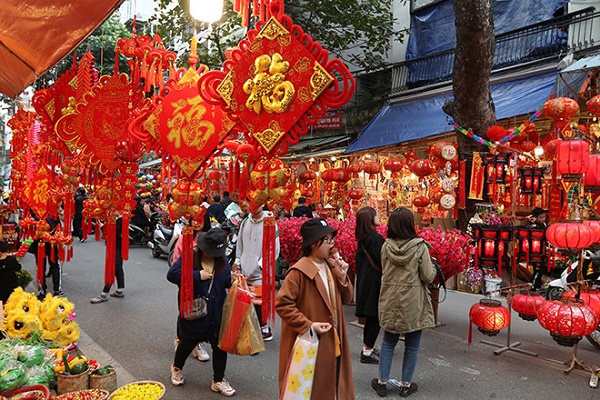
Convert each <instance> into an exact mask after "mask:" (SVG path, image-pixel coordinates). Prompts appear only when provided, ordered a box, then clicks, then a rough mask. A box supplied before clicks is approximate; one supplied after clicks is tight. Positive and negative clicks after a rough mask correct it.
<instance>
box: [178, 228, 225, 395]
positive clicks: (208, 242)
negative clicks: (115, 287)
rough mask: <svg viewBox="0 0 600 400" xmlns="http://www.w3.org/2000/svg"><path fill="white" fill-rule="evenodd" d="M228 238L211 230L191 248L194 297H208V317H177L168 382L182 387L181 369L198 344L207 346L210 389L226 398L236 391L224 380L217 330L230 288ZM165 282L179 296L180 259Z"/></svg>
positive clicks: (222, 352)
mask: <svg viewBox="0 0 600 400" xmlns="http://www.w3.org/2000/svg"><path fill="white" fill-rule="evenodd" d="M226 245H227V235H226V234H225V232H223V230H222V229H221V228H212V229H211V230H209V231H208V232H201V233H199V234H198V245H197V247H195V248H194V298H198V297H205V298H207V299H208V300H207V311H208V312H207V314H206V315H205V316H204V317H200V318H198V319H192V320H190V319H186V318H184V317H182V316H181V315H179V316H178V318H177V336H178V338H179V342H178V344H177V349H176V350H175V360H174V361H173V365H171V383H172V384H173V385H175V386H179V385H183V366H184V364H185V361H186V359H187V358H188V356H189V355H190V354H191V353H192V351H193V350H194V348H196V346H197V345H198V343H200V342H208V343H210V345H211V347H212V350H213V357H212V361H213V363H212V364H213V381H212V384H211V386H210V389H211V390H212V391H213V392H219V393H221V394H223V395H225V396H233V395H234V394H235V390H234V389H233V388H232V387H231V386H230V385H229V383H228V382H227V381H226V380H225V379H224V378H225V367H226V366H227V353H226V352H225V351H223V350H221V349H220V348H219V346H218V341H219V330H220V329H221V320H222V318H223V304H224V303H225V298H226V297H227V291H226V289H228V288H230V287H231V267H230V266H229V264H228V263H227V259H226V257H225V248H226ZM167 279H168V280H169V282H171V283H175V284H176V285H177V286H178V287H179V289H180V293H179V294H178V298H179V296H180V295H181V257H180V258H179V259H178V260H177V261H176V262H175V263H174V264H173V265H172V266H171V268H170V269H169V272H168V273H167Z"/></svg>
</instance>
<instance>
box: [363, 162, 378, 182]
mask: <svg viewBox="0 0 600 400" xmlns="http://www.w3.org/2000/svg"><path fill="white" fill-rule="evenodd" d="M363 170H364V171H365V173H367V174H369V179H375V178H377V175H378V174H379V173H381V171H382V170H383V167H382V166H381V164H379V163H378V162H377V161H371V162H369V163H366V164H365V166H364V169H363Z"/></svg>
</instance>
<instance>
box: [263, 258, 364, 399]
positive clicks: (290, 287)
mask: <svg viewBox="0 0 600 400" xmlns="http://www.w3.org/2000/svg"><path fill="white" fill-rule="evenodd" d="M318 275H319V269H318V268H317V266H316V265H315V264H314V263H313V262H312V261H310V260H309V259H308V258H307V257H303V258H301V259H300V260H299V261H298V262H297V263H296V264H294V265H293V266H292V267H290V269H289V271H288V273H287V276H286V277H285V280H284V281H283V284H282V285H281V289H279V292H278V293H277V297H276V299H275V309H276V310H277V313H278V314H279V316H280V317H281V320H282V324H281V342H280V347H279V391H280V392H281V390H282V388H283V383H284V379H285V373H286V370H287V366H288V363H289V360H290V357H291V353H292V348H293V346H294V342H295V341H296V337H297V336H298V335H300V334H302V333H304V332H306V331H307V330H308V329H309V328H310V327H311V325H312V323H313V322H329V323H331V324H333V313H332V307H331V305H330V301H329V297H328V295H327V290H326V288H325V283H323V280H322V279H321V278H320V277H319V276H318ZM334 279H335V278H334ZM353 293H354V288H353V287H352V284H351V283H350V282H348V283H347V284H346V285H345V286H344V285H343V284H342V283H341V282H340V281H339V280H337V279H336V287H335V294H336V299H335V303H336V309H337V313H336V315H337V318H338V321H337V326H338V333H339V336H340V341H341V356H340V358H339V370H338V379H337V382H338V385H337V386H338V395H337V399H339V400H354V399H356V395H355V394H354V380H353V377H352V359H351V355H350V345H349V342H348V333H347V330H346V320H345V318H344V309H343V307H342V304H348V303H349V302H351V301H352V296H353ZM335 371H336V357H335V339H334V334H333V329H331V330H330V331H329V332H327V333H325V334H323V335H322V336H321V337H320V340H319V350H318V352H317V361H316V366H315V376H314V381H313V389H312V395H311V399H314V400H329V399H331V400H333V399H335V398H336V397H335V381H336V379H335Z"/></svg>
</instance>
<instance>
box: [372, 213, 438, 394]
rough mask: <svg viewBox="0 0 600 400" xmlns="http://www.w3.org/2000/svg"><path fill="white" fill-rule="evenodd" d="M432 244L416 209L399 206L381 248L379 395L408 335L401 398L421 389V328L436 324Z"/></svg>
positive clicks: (376, 384)
mask: <svg viewBox="0 0 600 400" xmlns="http://www.w3.org/2000/svg"><path fill="white" fill-rule="evenodd" d="M429 248H431V246H430V245H429V243H427V242H426V241H425V240H424V239H422V238H420V237H419V236H418V235H417V233H416V231H415V222H414V216H413V213H412V212H411V211H410V210H409V209H406V208H403V207H401V208H397V209H396V210H394V212H392V214H391V215H390V219H389V221H388V238H387V240H386V241H385V243H384V244H383V247H382V248H381V265H382V272H383V273H382V276H381V291H380V294H379V323H380V324H381V327H382V328H383V330H384V334H383V342H382V344H381V352H380V355H379V379H377V378H375V379H373V381H372V382H371V386H372V387H373V389H375V391H376V392H377V394H379V395H380V396H385V395H386V394H387V386H386V384H387V381H388V380H389V379H390V369H391V367H392V360H393V357H394V349H395V348H396V344H397V343H398V338H399V336H400V335H401V334H403V335H404V360H403V361H402V388H401V389H400V397H408V396H410V395H411V394H413V393H414V392H416V391H417V389H418V386H417V384H416V383H414V382H412V378H413V374H414V371H415V368H416V366H417V359H418V356H419V345H420V343H421V331H422V330H423V329H425V328H433V327H434V326H435V322H434V319H433V307H432V305H431V299H430V296H429V289H427V285H428V284H429V283H431V282H433V279H434V278H435V274H436V270H435V267H434V266H433V263H432V262H431V258H430V257H429Z"/></svg>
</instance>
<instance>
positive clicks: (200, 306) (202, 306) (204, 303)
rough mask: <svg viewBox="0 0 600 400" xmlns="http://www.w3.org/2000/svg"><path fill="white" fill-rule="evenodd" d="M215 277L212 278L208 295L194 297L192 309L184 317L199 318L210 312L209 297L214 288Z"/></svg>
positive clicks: (188, 318) (190, 319)
mask: <svg viewBox="0 0 600 400" xmlns="http://www.w3.org/2000/svg"><path fill="white" fill-rule="evenodd" d="M213 280H214V277H212V278H210V286H209V287H208V295H207V296H201V297H198V298H195V299H194V302H193V303H192V311H191V312H189V313H188V314H187V315H185V316H184V317H183V318H185V319H187V320H188V321H192V320H195V319H198V318H202V317H205V316H206V314H208V299H209V297H208V296H210V291H211V289H212V285H213Z"/></svg>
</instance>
